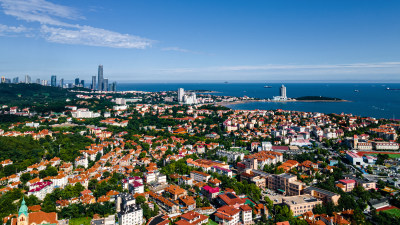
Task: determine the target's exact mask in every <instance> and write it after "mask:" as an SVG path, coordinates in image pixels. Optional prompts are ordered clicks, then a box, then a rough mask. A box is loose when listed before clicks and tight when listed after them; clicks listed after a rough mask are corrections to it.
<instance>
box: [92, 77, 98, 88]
mask: <svg viewBox="0 0 400 225" xmlns="http://www.w3.org/2000/svg"><path fill="white" fill-rule="evenodd" d="M96 89H97V86H96V76H92V90H96Z"/></svg>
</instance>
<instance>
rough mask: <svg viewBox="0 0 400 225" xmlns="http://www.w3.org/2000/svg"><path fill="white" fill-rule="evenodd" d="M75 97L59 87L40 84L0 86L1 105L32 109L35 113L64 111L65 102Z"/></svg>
mask: <svg viewBox="0 0 400 225" xmlns="http://www.w3.org/2000/svg"><path fill="white" fill-rule="evenodd" d="M74 96H75V94H74V93H70V92H68V91H67V90H66V89H63V88H59V87H50V86H42V85H39V84H0V105H9V106H18V107H32V108H33V109H35V111H45V110H52V111H59V110H62V109H64V105H63V104H64V103H65V100H66V99H67V98H73V97H74ZM61 103H63V104H61Z"/></svg>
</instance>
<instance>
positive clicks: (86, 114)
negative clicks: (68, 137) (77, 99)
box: [71, 108, 100, 118]
mask: <svg viewBox="0 0 400 225" xmlns="http://www.w3.org/2000/svg"><path fill="white" fill-rule="evenodd" d="M71 115H72V117H73V118H95V117H99V116H100V113H94V112H92V111H89V109H86V108H81V109H77V110H76V111H73V112H71Z"/></svg>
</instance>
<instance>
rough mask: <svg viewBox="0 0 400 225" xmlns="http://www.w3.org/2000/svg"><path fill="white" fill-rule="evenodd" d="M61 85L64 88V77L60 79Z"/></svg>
mask: <svg viewBox="0 0 400 225" xmlns="http://www.w3.org/2000/svg"><path fill="white" fill-rule="evenodd" d="M60 87H61V88H64V78H61V79H60Z"/></svg>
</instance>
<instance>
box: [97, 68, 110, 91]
mask: <svg viewBox="0 0 400 225" xmlns="http://www.w3.org/2000/svg"><path fill="white" fill-rule="evenodd" d="M97 76H98V78H97V82H98V84H97V90H99V91H103V88H106V87H107V86H108V84H107V86H105V85H104V81H103V79H104V78H103V65H99V69H98V72H97Z"/></svg>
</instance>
